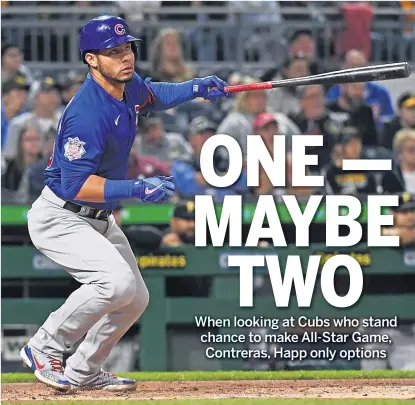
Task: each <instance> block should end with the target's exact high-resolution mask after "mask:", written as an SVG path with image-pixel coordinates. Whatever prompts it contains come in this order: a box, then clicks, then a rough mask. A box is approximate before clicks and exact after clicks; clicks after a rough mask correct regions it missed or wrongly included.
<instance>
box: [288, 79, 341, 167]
mask: <svg viewBox="0 0 415 405" xmlns="http://www.w3.org/2000/svg"><path fill="white" fill-rule="evenodd" d="M297 93H298V98H299V102H300V106H301V110H300V112H299V113H298V114H292V115H289V118H291V119H292V120H293V121H294V123H295V124H296V125H297V126H298V128H300V131H301V133H302V134H307V135H323V146H322V147H321V146H319V147H315V148H314V147H310V148H309V149H308V150H309V152H308V153H310V154H313V155H317V156H318V167H319V168H320V169H321V168H322V167H324V166H326V165H327V164H328V163H329V162H330V154H331V150H332V148H333V145H334V143H335V140H336V137H337V136H338V135H339V132H340V125H339V123H338V122H337V121H335V120H333V119H332V117H331V115H330V112H329V111H328V110H327V108H326V106H325V104H324V89H323V87H322V86H320V85H313V86H304V87H303V88H299V89H298V91H297Z"/></svg>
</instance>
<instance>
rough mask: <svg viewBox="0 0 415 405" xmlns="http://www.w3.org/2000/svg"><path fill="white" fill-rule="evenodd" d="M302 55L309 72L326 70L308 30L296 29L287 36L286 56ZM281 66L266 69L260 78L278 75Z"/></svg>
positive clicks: (271, 78) (270, 77)
mask: <svg viewBox="0 0 415 405" xmlns="http://www.w3.org/2000/svg"><path fill="white" fill-rule="evenodd" d="M298 55H303V56H304V57H305V58H306V59H307V61H308V71H309V74H312V75H315V74H319V73H325V72H327V71H328V69H327V67H326V66H325V65H324V63H323V62H322V61H320V60H319V59H318V58H317V52H316V44H315V42H314V39H313V36H312V33H311V31H310V30H298V31H295V32H294V33H293V35H292V36H291V38H289V47H288V56H289V59H291V58H295V57H297V56H298ZM280 69H281V66H278V67H275V68H273V69H270V70H268V71H266V72H265V73H264V74H263V75H262V76H261V80H263V81H268V80H273V78H274V77H276V76H277V75H278V71H279V70H280Z"/></svg>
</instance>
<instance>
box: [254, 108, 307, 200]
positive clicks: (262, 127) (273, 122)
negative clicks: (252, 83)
mask: <svg viewBox="0 0 415 405" xmlns="http://www.w3.org/2000/svg"><path fill="white" fill-rule="evenodd" d="M254 130H255V134H258V135H259V136H260V137H261V138H262V140H263V142H264V144H265V146H266V147H267V149H268V153H269V154H270V155H271V156H272V157H274V135H279V130H278V122H277V119H276V118H275V115H274V114H272V113H261V114H258V116H257V117H256V119H255V122H254ZM291 177H292V157H291V153H290V152H289V153H287V154H286V187H285V188H281V187H276V188H274V186H273V185H272V183H271V181H270V179H269V177H268V176H267V174H266V173H265V170H264V169H263V168H262V166H261V165H260V167H259V186H258V187H255V188H254V189H253V193H254V194H256V195H261V194H294V195H311V194H312V189H311V188H310V187H292V186H291Z"/></svg>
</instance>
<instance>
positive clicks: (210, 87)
mask: <svg viewBox="0 0 415 405" xmlns="http://www.w3.org/2000/svg"><path fill="white" fill-rule="evenodd" d="M226 86H228V83H226V82H225V81H223V80H222V79H219V77H217V76H207V77H203V78H201V79H199V78H196V79H193V94H194V95H195V96H196V97H203V98H204V99H205V100H209V101H210V102H212V103H216V101H218V100H219V99H220V98H222V97H228V95H229V93H226V92H225V87H226Z"/></svg>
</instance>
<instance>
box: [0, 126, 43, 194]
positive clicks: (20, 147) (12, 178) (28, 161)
mask: <svg viewBox="0 0 415 405" xmlns="http://www.w3.org/2000/svg"><path fill="white" fill-rule="evenodd" d="M41 158H42V138H41V136H40V130H39V128H38V127H37V126H36V125H34V124H29V125H27V126H25V127H23V128H22V129H21V131H20V133H19V134H18V142H17V154H16V156H15V158H13V159H11V160H9V161H6V162H7V169H6V172H5V173H4V175H3V176H2V177H3V178H2V187H4V188H6V189H8V190H11V191H17V189H18V188H19V186H20V182H21V180H22V177H23V174H24V173H25V170H26V169H28V168H29V167H31V166H33V165H34V164H35V163H36V162H37V161H38V160H39V159H41Z"/></svg>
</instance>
